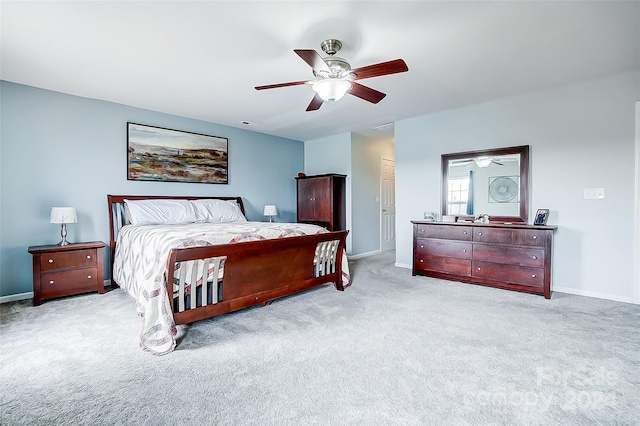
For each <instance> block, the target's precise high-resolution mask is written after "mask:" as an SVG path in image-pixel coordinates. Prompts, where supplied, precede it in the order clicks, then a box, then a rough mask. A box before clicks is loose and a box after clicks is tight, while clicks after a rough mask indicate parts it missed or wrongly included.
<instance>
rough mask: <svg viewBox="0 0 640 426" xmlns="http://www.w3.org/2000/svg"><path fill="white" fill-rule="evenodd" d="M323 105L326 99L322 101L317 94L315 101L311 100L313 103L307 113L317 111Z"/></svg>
mask: <svg viewBox="0 0 640 426" xmlns="http://www.w3.org/2000/svg"><path fill="white" fill-rule="evenodd" d="M323 103H324V99H322V98H321V97H320V95H318V94H317V93H316V95H315V96H314V97H313V99H311V103H310V104H309V106H308V107H307V111H316V110H318V109H320V107H321V106H322V104H323Z"/></svg>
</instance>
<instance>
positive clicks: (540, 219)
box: [533, 209, 549, 226]
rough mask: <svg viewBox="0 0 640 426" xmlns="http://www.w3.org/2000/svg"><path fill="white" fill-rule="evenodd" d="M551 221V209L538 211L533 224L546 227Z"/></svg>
mask: <svg viewBox="0 0 640 426" xmlns="http://www.w3.org/2000/svg"><path fill="white" fill-rule="evenodd" d="M548 219H549V209H538V211H536V218H535V219H534V221H533V224H534V225H536V226H545V225H546V224H547V220H548Z"/></svg>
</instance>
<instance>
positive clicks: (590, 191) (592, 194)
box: [584, 188, 604, 200]
mask: <svg viewBox="0 0 640 426" xmlns="http://www.w3.org/2000/svg"><path fill="white" fill-rule="evenodd" d="M584 199H585V200H604V188H585V189H584Z"/></svg>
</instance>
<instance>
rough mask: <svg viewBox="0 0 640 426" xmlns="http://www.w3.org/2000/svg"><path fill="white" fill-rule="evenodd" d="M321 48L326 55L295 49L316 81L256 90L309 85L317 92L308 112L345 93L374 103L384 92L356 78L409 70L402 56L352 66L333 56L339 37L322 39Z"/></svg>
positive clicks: (284, 84) (275, 85)
mask: <svg viewBox="0 0 640 426" xmlns="http://www.w3.org/2000/svg"><path fill="white" fill-rule="evenodd" d="M320 47H321V48H322V50H323V51H324V52H325V53H326V54H327V55H328V56H326V57H324V58H323V57H321V56H320V54H318V52H316V51H315V50H308V49H295V50H294V52H295V53H296V54H297V55H298V56H300V57H301V58H302V60H303V61H305V62H306V63H307V64H309V65H310V66H311V68H312V69H313V75H314V76H315V77H316V79H315V80H303V81H292V82H289V83H280V84H270V85H267V86H257V87H256V90H265V89H275V88H277V87H287V86H298V85H302V84H310V85H312V88H313V90H314V91H315V92H316V94H315V96H314V97H313V99H312V100H311V103H310V104H309V106H308V107H307V111H315V110H317V109H319V108H320V107H321V106H322V104H323V103H324V102H325V101H326V102H335V101H337V100H339V99H341V98H342V97H343V96H344V95H345V94H346V93H349V94H350V95H353V96H356V97H358V98H360V99H364V100H365V101H369V102H371V103H374V104H377V103H378V102H380V101H381V100H382V99H383V98H384V97H385V96H387V95H386V94H384V93H382V92H379V91H377V90H375V89H372V88H370V87H367V86H363V85H362V84H360V83H356V80H362V79H365V78H372V77H379V76H382V75H389V74H397V73H401V72H405V71H409V68H408V67H407V64H406V63H405V62H404V61H403V60H402V59H396V60H393V61H388V62H381V63H379V64H374V65H369V66H365V67H360V68H355V69H351V65H350V64H349V62H347V61H346V60H345V59H343V58H341V57H339V56H334V55H335V54H336V53H337V52H338V51H339V50H340V49H341V48H342V42H340V40H336V39H328V40H325V41H323V42H322V43H321V44H320Z"/></svg>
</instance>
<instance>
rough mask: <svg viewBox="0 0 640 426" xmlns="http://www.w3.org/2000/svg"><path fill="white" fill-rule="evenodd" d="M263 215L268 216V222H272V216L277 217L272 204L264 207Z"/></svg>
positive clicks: (276, 211)
mask: <svg viewBox="0 0 640 426" xmlns="http://www.w3.org/2000/svg"><path fill="white" fill-rule="evenodd" d="M264 215H265V216H269V222H273V216H277V215H278V210H277V209H276V206H274V205H273V204H267V205H266V206H264Z"/></svg>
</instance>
